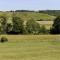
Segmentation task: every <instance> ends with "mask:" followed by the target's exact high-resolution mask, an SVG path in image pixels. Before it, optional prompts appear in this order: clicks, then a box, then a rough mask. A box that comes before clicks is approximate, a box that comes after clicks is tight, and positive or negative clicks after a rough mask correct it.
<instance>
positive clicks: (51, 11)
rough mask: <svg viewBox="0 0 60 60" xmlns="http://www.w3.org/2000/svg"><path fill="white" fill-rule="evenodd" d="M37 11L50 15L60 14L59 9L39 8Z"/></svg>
mask: <svg viewBox="0 0 60 60" xmlns="http://www.w3.org/2000/svg"><path fill="white" fill-rule="evenodd" d="M39 13H45V14H48V15H52V16H60V10H40V11H39Z"/></svg>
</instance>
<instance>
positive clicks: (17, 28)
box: [12, 16, 24, 34]
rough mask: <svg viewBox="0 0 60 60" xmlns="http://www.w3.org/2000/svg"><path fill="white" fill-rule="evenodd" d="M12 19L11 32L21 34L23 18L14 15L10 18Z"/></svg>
mask: <svg viewBox="0 0 60 60" xmlns="http://www.w3.org/2000/svg"><path fill="white" fill-rule="evenodd" d="M12 21H13V29H12V34H22V33H23V29H24V25H23V20H21V19H20V18H19V17H16V16H14V17H13V18H12Z"/></svg>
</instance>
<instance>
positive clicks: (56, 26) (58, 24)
mask: <svg viewBox="0 0 60 60" xmlns="http://www.w3.org/2000/svg"><path fill="white" fill-rule="evenodd" d="M50 33H52V34H60V17H57V18H56V19H55V20H54V23H53V25H52V28H51V29H50Z"/></svg>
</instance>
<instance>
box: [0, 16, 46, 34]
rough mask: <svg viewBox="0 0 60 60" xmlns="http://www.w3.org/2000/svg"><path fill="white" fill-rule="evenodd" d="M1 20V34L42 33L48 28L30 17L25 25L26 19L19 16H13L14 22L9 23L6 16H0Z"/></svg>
mask: <svg viewBox="0 0 60 60" xmlns="http://www.w3.org/2000/svg"><path fill="white" fill-rule="evenodd" d="M0 19H1V21H2V22H0V23H1V27H0V33H1V34H41V33H44V34H45V33H47V29H46V28H45V26H40V24H39V23H37V22H36V21H35V20H33V19H30V20H28V21H27V22H26V25H24V21H23V20H22V19H21V18H20V17H17V16H13V17H12V22H13V24H11V23H7V18H6V17H4V16H3V17H0Z"/></svg>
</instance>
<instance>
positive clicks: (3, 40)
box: [0, 37, 8, 43]
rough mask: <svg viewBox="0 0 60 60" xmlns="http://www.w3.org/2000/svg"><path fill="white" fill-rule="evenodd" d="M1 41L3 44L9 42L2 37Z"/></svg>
mask: <svg viewBox="0 0 60 60" xmlns="http://www.w3.org/2000/svg"><path fill="white" fill-rule="evenodd" d="M0 41H1V42H2V43H3V42H7V41H8V39H7V38H6V37H1V40H0Z"/></svg>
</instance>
